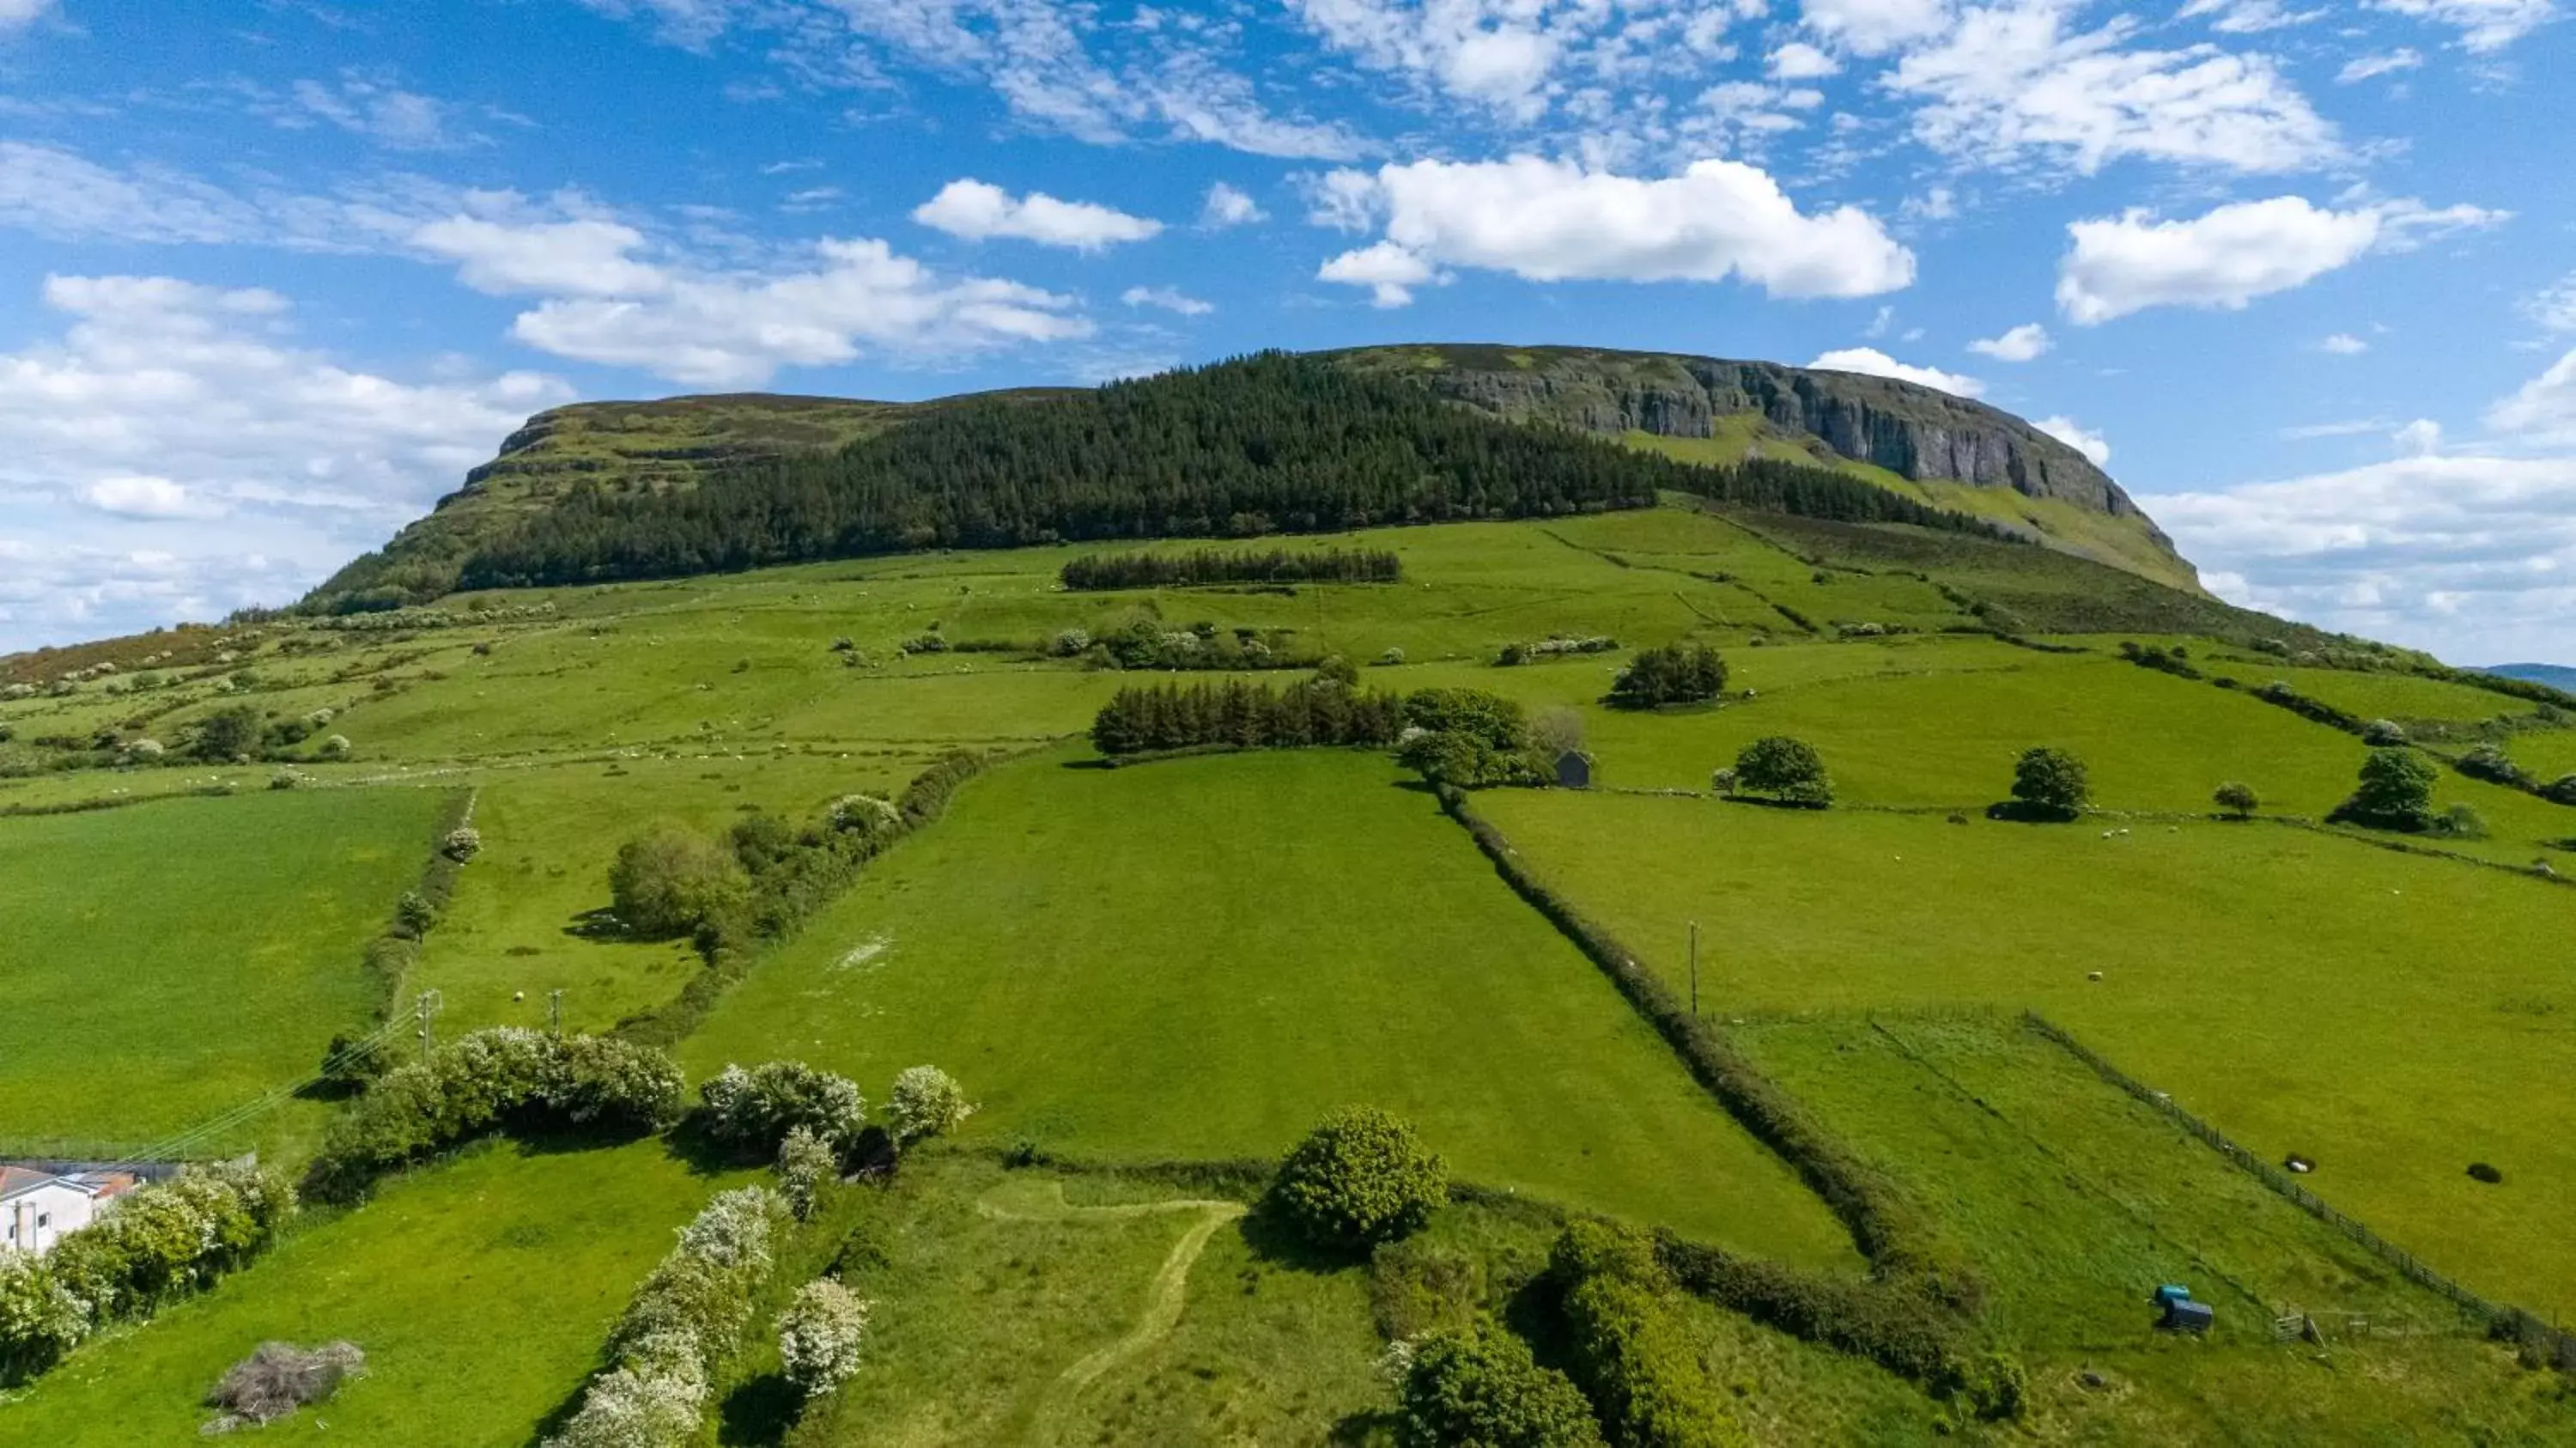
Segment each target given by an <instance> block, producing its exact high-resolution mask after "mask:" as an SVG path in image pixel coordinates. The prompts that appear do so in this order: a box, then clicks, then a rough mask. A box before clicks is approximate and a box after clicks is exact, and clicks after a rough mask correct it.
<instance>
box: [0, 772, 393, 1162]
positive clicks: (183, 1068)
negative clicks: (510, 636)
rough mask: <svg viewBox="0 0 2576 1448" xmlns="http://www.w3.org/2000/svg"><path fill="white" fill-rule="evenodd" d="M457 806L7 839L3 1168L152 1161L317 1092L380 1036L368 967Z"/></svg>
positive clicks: (1, 847)
mask: <svg viewBox="0 0 2576 1448" xmlns="http://www.w3.org/2000/svg"><path fill="white" fill-rule="evenodd" d="M443 802H444V801H443V799H442V797H441V795H440V793H439V792H438V791H435V790H426V789H418V790H412V789H386V790H366V791H357V790H345V791H344V790H333V791H320V790H315V791H293V792H268V791H262V792H261V793H258V794H253V795H244V796H241V797H239V798H235V799H189V800H170V801H158V802H154V803H149V804H137V805H132V806H129V807H127V808H124V809H116V810H102V811H97V812H94V813H88V814H75V815H57V816H45V817H39V818H28V819H6V820H0V880H6V881H8V882H9V886H8V888H7V889H6V890H0V984H5V988H6V990H7V995H8V1008H7V1009H6V1010H0V1148H6V1149H10V1150H15V1151H19V1152H29V1153H34V1152H47V1151H65V1152H75V1153H77V1152H90V1151H100V1150H105V1151H108V1152H110V1153H113V1152H114V1150H115V1149H116V1148H120V1147H121V1148H126V1149H133V1148H139V1147H141V1146H143V1145H145V1144H146V1143H150V1142H154V1141H158V1140H161V1139H162V1138H165V1137H170V1136H173V1135H175V1134H177V1133H179V1132H182V1131H185V1130H188V1129H189V1128H191V1127H194V1126H196V1125H198V1124H199V1123H201V1122H205V1121H207V1120H209V1119H210V1118H213V1117H215V1116H217V1115H219V1114H221V1113H223V1112H226V1111H228V1110H230V1109H231V1108H233V1107H235V1106H239V1105H241V1104H243V1103H244V1102H247V1101H250V1100H252V1099H254V1098H257V1097H259V1096H262V1095H264V1094H266V1093H268V1092H270V1091H272V1090H274V1089H276V1088H279V1087H283V1086H289V1085H292V1084H294V1083H295V1082H298V1081H301V1080H303V1079H304V1078H306V1077H307V1076H310V1075H311V1074H312V1073H313V1071H314V1069H315V1067H316V1066H317V1065H318V1064H319V1063H320V1061H321V1059H322V1051H323V1048H324V1046H325V1045H327V1044H328V1043H329V1041H330V1039H331V1036H332V1034H333V1033H334V1032H336V1031H342V1030H355V1029H362V1028H365V1027H366V1026H368V1025H369V1023H370V1013H371V1012H372V1011H373V1010H374V1008H375V1005H376V996H375V987H374V986H373V985H372V984H371V983H370V981H369V980H368V977H367V973H366V970H365V967H364V964H363V959H362V956H363V947H364V945H365V943H366V941H367V940H368V938H369V937H371V936H373V935H374V934H375V933H376V932H377V931H379V930H381V929H382V928H383V927H384V924H385V922H386V921H387V920H388V919H390V918H391V916H392V913H393V907H394V902H395V900H396V899H397V898H399V897H400V896H401V894H402V892H403V891H405V890H407V889H409V888H410V887H411V885H412V884H413V882H414V881H416V880H417V879H418V878H419V876H420V872H421V868H422V866H423V865H424V864H426V863H427V861H428V859H429V856H430V851H431V849H432V847H433V846H434V845H435V844H436V840H435V839H434V838H433V833H432V832H433V827H434V824H435V822H436V820H437V818H438V816H439V813H440V810H441V808H442V805H443ZM302 1114H307V1115H309V1114H310V1112H309V1111H304V1112H302ZM271 1125H272V1122H271V1121H267V1120H263V1121H255V1122H248V1123H244V1124H243V1125H242V1126H241V1127H240V1128H238V1129H236V1130H232V1131H228V1132H225V1133H222V1134H221V1135H220V1136H219V1137H216V1138H211V1139H208V1140H204V1141H199V1142H195V1143H193V1146H194V1147H195V1148H196V1149H197V1150H199V1151H201V1152H206V1153H209V1154H211V1153H216V1152H223V1151H237V1150H240V1149H241V1148H242V1147H243V1146H244V1145H246V1144H248V1143H249V1142H251V1141H255V1140H258V1139H260V1137H259V1135H258V1133H260V1132H261V1131H263V1130H266V1129H269V1128H270V1126H271Z"/></svg>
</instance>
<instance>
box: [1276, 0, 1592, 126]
mask: <svg viewBox="0 0 2576 1448" xmlns="http://www.w3.org/2000/svg"><path fill="white" fill-rule="evenodd" d="M1289 8H1290V9H1291V10H1293V11H1294V12H1295V13H1296V14H1297V15H1298V17H1299V18H1301V19H1302V20H1304V21H1305V22H1306V24H1307V26H1308V28H1310V29H1312V30H1313V31H1314V32H1315V33H1316V34H1318V35H1320V36H1322V37H1323V38H1324V41H1325V43H1326V44H1328V45H1330V46H1332V47H1333V48H1334V49H1336V50H1339V51H1342V52H1344V53H1345V54H1349V55H1352V56H1355V57H1357V58H1358V60H1359V61H1360V63H1361V64H1362V65H1365V66H1368V67H1370V68H1371V69H1374V70H1380V71H1391V72H1395V73H1399V74H1403V75H1407V76H1410V77H1413V78H1415V79H1417V80H1419V81H1421V82H1423V83H1424V84H1426V85H1429V86H1432V87H1435V88H1436V89H1437V90H1439V91H1440V92H1442V93H1444V94H1446V95H1449V96H1452V97H1454V98H1456V99H1459V100H1464V101H1469V102H1473V103H1475V104H1478V105H1481V106H1486V107H1489V108H1491V109H1493V110H1495V111H1499V112H1502V113H1504V114H1506V115H1511V116H1516V117H1519V118H1521V119H1531V118H1534V117H1535V116H1536V115H1538V114H1539V113H1540V112H1543V111H1545V110H1546V108H1547V105H1548V89H1549V80H1550V77H1551V75H1552V74H1553V72H1554V71H1555V69H1556V66H1557V63H1558V61H1559V60H1560V58H1561V56H1562V53H1563V49H1564V47H1563V44H1562V42H1561V41H1560V40H1559V38H1558V37H1557V36H1556V35H1554V34H1551V33H1550V32H1549V31H1548V30H1547V29H1546V27H1545V26H1544V25H1543V24H1542V23H1541V20H1542V17H1541V15H1540V14H1539V12H1540V10H1541V8H1542V7H1540V6H1537V5H1531V4H1511V3H1488V0H1424V3H1421V4H1419V5H1415V4H1408V3H1405V0H1289Z"/></svg>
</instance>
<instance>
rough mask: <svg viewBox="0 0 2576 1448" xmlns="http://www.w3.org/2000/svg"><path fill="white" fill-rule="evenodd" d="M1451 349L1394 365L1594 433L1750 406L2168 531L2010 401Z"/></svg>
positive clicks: (1913, 475) (1780, 424)
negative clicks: (1443, 359)
mask: <svg viewBox="0 0 2576 1448" xmlns="http://www.w3.org/2000/svg"><path fill="white" fill-rule="evenodd" d="M1390 350H1393V349H1390ZM1483 351H1491V352H1493V353H1495V354H1496V356H1495V358H1494V359H1492V360H1493V361H1495V362H1497V363H1499V365H1483V364H1484V363H1485V362H1486V360H1487V359H1484V358H1481V357H1479V356H1478V355H1477V353H1479V352H1483ZM1417 355H1419V354H1417ZM1447 355H1448V356H1449V358H1450V360H1449V361H1448V362H1447V364H1446V365H1441V366H1407V367H1401V368H1390V369H1389V370H1390V371H1392V372H1394V373H1396V375H1401V376H1406V377H1409V378H1412V379H1413V380H1415V381H1417V382H1420V383H1421V384H1423V385H1425V386H1428V387H1430V388H1431V389H1432V390H1434V391H1436V392H1438V393H1440V394H1441V395H1442V396H1444V397H1449V398H1453V399H1455V400H1457V401H1460V402H1464V403H1468V404H1470V405H1472V406H1475V407H1478V408H1482V409H1484V410H1485V411H1488V412H1492V413H1495V414H1497V415H1499V416H1503V417H1508V418H1511V419H1513V420H1515V421H1529V420H1532V419H1548V420H1553V421H1556V422H1559V423H1562V424H1564V425H1567V426H1571V427H1577V428H1581V429H1583V430H1585V431H1588V432H1599V433H1611V434H1617V433H1626V432H1644V433H1651V434H1654V435H1656V436H1660V437H1708V436H1710V435H1711V434H1712V432H1713V431H1714V430H1715V427H1716V424H1717V422H1718V420H1719V419H1721V418H1725V417H1731V416H1738V415H1742V414H1745V413H1753V414H1758V415H1759V416H1760V417H1761V418H1762V419H1763V420H1764V421H1765V422H1767V423H1769V424H1770V425H1771V427H1772V428H1773V429H1774V430H1776V431H1778V432H1780V433H1782V434H1786V435H1789V436H1793V437H1794V436H1796V435H1798V434H1802V433H1803V434H1807V435H1810V436H1812V437H1815V438H1816V439H1818V440H1820V441H1821V442H1822V443H1823V444H1824V445H1825V446H1826V447H1829V448H1831V449H1832V450H1833V451H1834V452H1836V453H1838V454H1840V455H1841V456H1843V457H1846V458H1850V459H1853V460H1855V461H1859V462H1866V463H1873V464H1876V465H1877V466H1879V467H1883V468H1885V469H1887V470H1888V471H1889V472H1892V473H1895V474H1897V475H1899V476H1901V477H1905V478H1909V479H1913V480H1915V481H1924V480H1948V481H1956V482H1962V483H1971V484H1974V485H1976V486H1979V487H1988V488H2011V489H2013V490H2014V491H2016V492H2019V493H2021V494H2023V495H2024V496H2026V497H2032V498H2053V499H2057V500H2059V501H2062V502H2066V503H2070V504H2072V505H2074V506H2076V507H2079V508H2083V509H2087V510H2089V511H2092V512H2097V513H2105V514H2109V515H2110V516H2112V517H2115V518H2127V519H2134V520H2136V521H2137V523H2138V524H2139V525H2140V526H2142V527H2144V528H2145V529H2147V530H2148V531H2149V532H2151V533H2152V534H2153V536H2154V537H2155V538H2156V539H2157V540H2158V541H2159V542H2166V541H2167V540H2165V537H2164V534H2163V533H2162V532H2161V531H2158V530H2156V529H2155V525H2154V524H2153V522H2152V521H2151V520H2149V519H2148V518H2147V517H2146V515H2145V513H2144V512H2142V511H2141V510H2140V509H2139V507H2138V505H2137V504H2136V503H2135V502H2134V501H2132V500H2131V499H2130V497H2129V495H2128V494H2127V493H2125V492H2123V491H2121V489H2120V485H2119V484H2117V483H2115V482H2113V481H2112V480H2111V478H2110V476H2109V475H2108V474H2106V473H2104V472H2103V471H2102V470H2101V469H2100V468H2097V467H2095V466H2094V465H2093V464H2092V462H2091V461H2090V460H2089V459H2087V458H2086V457H2085V456H2084V455H2083V454H2081V453H2079V452H2077V451H2076V450H2075V449H2073V448H2071V447H2068V446H2067V445H2066V444H2065V443H2062V442H2059V441H2058V440H2057V439H2056V438H2053V437H2050V436H2049V435H2048V434H2046V433H2044V432H2041V431H2040V430H2039V429H2037V428H2035V427H2032V426H2031V425H2030V424H2028V423H2026V422H2023V421H2022V420H2020V419H2019V418H2016V417H2014V416H2012V415H2011V414H2010V413H2007V412H2003V411H2000V410H1998V409H1996V408H1992V407H1988V406H1986V405H1985V404H1984V403H1981V402H1972V401H1969V400H1968V399H1966V398H1963V397H1953V396H1951V395H1949V394H1948V393H1945V392H1939V391H1936V390H1934V389H1931V388H1928V387H1919V386H1916V385H1914V384H1912V383H1908V382H1896V381H1892V380H1890V379H1887V378H1883V377H1868V376H1863V375H1861V374H1859V373H1853V372H1820V371H1811V370H1808V369H1806V368H1800V367H1784V366H1781V365H1779V364H1778V363H1774V362H1735V361H1727V360H1724V359H1721V358H1714V357H1677V356H1666V355H1650V354H1643V353H1601V352H1585V351H1574V350H1554V349H1548V350H1514V351H1509V352H1506V350H1505V349H1500V348H1495V349H1472V350H1470V349H1459V351H1458V352H1456V353H1450V354H1447ZM1507 357H1508V358H1514V359H1522V360H1504V359H1505V358H1507ZM2168 546H2170V544H2169V543H2168Z"/></svg>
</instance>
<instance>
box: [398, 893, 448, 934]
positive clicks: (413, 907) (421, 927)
mask: <svg viewBox="0 0 2576 1448" xmlns="http://www.w3.org/2000/svg"><path fill="white" fill-rule="evenodd" d="M437 924H438V907H437V906H435V905H432V904H430V903H429V897H428V896H426V895H423V894H421V893H420V892H419V891H418V890H405V891H404V892H403V895H402V899H400V900H398V901H396V902H394V930H395V932H396V933H397V934H400V935H404V936H407V937H409V938H410V939H413V940H418V939H420V938H421V937H422V936H424V935H427V934H428V933H429V932H430V929H431V927H433V926H435V925H437Z"/></svg>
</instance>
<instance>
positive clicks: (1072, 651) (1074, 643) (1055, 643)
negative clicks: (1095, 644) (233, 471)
mask: <svg viewBox="0 0 2576 1448" xmlns="http://www.w3.org/2000/svg"><path fill="white" fill-rule="evenodd" d="M1090 647H1091V630H1089V629H1084V628H1069V629H1064V630H1062V631H1060V632H1059V633H1057V634H1056V636H1055V637H1054V638H1053V639H1050V640H1049V641H1048V642H1047V652H1048V653H1050V654H1053V655H1055V656H1056V657H1057V658H1059V659H1071V658H1079V657H1081V655H1082V653H1083V651H1084V650H1086V649H1088V648H1090Z"/></svg>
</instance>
